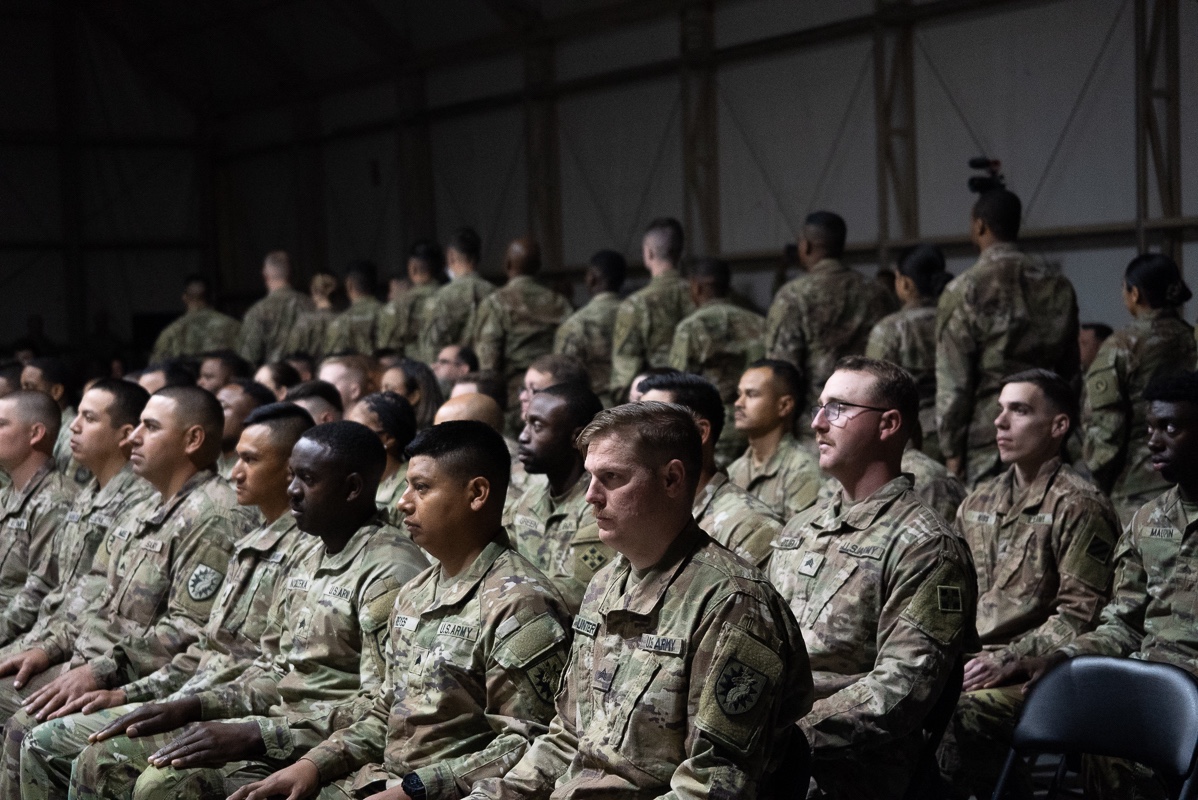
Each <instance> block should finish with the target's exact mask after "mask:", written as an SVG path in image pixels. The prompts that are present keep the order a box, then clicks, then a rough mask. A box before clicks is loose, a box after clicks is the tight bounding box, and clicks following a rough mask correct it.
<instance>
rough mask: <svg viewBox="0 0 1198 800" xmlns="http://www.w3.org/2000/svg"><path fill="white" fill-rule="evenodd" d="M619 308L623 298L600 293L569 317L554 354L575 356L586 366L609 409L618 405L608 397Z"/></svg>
mask: <svg viewBox="0 0 1198 800" xmlns="http://www.w3.org/2000/svg"><path fill="white" fill-rule="evenodd" d="M619 308H620V295H618V294H616V293H615V292H600V293H599V294H597V295H595V296H594V297H592V298H591V301H590V302H589V303H587V304H586V305H585V306H583V307H582V308H580V309H578V310H577V311H575V312H574V313H573V314H571V315H570V316H569V317H567V318H566V321H565V322H563V323H562V324H561V325H559V326H558V328H557V333H556V334H555V335H554V337H553V352H555V353H561V354H562V355H566V356H573V357H574V358H577V359H578V360H579V361H581V362H582V363H583V364H584V365H585V366H586V368H587V372H588V373H590V376H591V385H592V386H593V387H594V389H595V393H596V394H598V395H599V397H601V398H602V399H603V402H604V405H605V406H610V405H611V404H612V403H613V402H615V401H614V400H613V399H612V398H611V397H610V396H609V395H608V388H609V387H610V385H611V342H612V335H613V333H614V332H615V328H616V312H617V311H618V310H619Z"/></svg>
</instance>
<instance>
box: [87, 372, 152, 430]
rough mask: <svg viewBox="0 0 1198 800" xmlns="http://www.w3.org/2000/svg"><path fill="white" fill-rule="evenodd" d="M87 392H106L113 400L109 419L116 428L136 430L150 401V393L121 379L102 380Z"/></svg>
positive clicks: (109, 409)
mask: <svg viewBox="0 0 1198 800" xmlns="http://www.w3.org/2000/svg"><path fill="white" fill-rule="evenodd" d="M87 391H88V392H106V393H107V394H108V396H109V397H110V398H112V399H111V400H109V402H108V417H109V419H111V420H112V427H114V428H119V427H121V426H122V425H132V426H133V427H135V428H136V427H137V423H138V422H140V421H141V412H142V411H144V410H145V408H146V403H147V402H149V400H150V393H149V392H147V391H146V390H145V389H143V388H141V386H140V385H138V384H136V383H133V382H132V381H126V380H121V379H119V378H100V380H98V381H96V382H95V383H93V384H92V385H91V388H89V389H88V390H87ZM84 394H86V392H84Z"/></svg>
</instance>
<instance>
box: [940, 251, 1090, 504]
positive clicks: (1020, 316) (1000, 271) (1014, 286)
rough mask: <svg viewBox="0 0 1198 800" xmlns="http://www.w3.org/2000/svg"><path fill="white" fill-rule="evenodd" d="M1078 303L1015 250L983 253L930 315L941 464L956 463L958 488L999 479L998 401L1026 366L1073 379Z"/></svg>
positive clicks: (1038, 263)
mask: <svg viewBox="0 0 1198 800" xmlns="http://www.w3.org/2000/svg"><path fill="white" fill-rule="evenodd" d="M1077 329H1078V323H1077V297H1076V296H1075V295H1074V292H1073V285H1072V284H1071V283H1070V282H1069V279H1068V278H1066V277H1064V276H1063V275H1061V274H1060V270H1059V269H1058V268H1057V267H1054V266H1051V265H1049V264H1047V263H1045V262H1044V261H1042V260H1041V259H1038V258H1033V257H1030V256H1027V255H1024V254H1023V253H1021V252H1020V251H1019V250H1018V249H1016V247H1015V245H1013V244H1007V243H1000V244H995V245H992V246H991V247H988V248H986V250H985V251H984V252H983V253H982V255H981V257H980V258H979V259H978V261H977V263H976V264H974V265H973V266H972V267H970V268H969V269H968V270H966V271H965V272H963V273H961V275H959V276H957V277H956V278H954V279H953V281H952V282H951V283H949V285H948V287H947V288H946V289H945V290H944V294H942V295H940V304H939V306H937V309H936V421H937V426H938V430H939V436H940V449H941V450H942V451H943V453H944V457H945V458H946V459H948V458H961V459H963V460H964V464H965V483H966V485H967V486H973V485H975V484H976V483H977V482H978V481H980V480H982V479H983V478H988V477H990V476H991V475H996V474H998V472H999V470H1000V469H1001V464H1000V462H999V458H998V445H996V444H995V443H994V418H995V417H997V416H998V394H999V391H1000V389H1001V383H1002V379H1003V378H1004V377H1006V376H1007V375H1009V374H1011V373H1013V372H1018V371H1020V370H1025V369H1031V368H1032V367H1043V368H1044V369H1050V370H1052V371H1054V372H1056V373H1057V374H1058V375H1060V376H1061V377H1062V378H1064V379H1065V380H1067V381H1072V380H1073V379H1074V378H1075V377H1076V376H1077V373H1078V367H1079V363H1080V362H1079V358H1080V356H1079V355H1078V349H1077Z"/></svg>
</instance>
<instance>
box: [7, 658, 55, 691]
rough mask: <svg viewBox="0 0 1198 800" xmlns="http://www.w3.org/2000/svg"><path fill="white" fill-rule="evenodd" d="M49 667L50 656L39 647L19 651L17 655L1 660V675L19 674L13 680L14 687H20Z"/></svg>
mask: <svg viewBox="0 0 1198 800" xmlns="http://www.w3.org/2000/svg"><path fill="white" fill-rule="evenodd" d="M48 669H50V656H48V655H46V651H45V650H41V649H37V648H35V649H33V650H26V651H25V652H23V653H17V654H16V655H15V656H11V657H9V658H6V659H4V660H3V661H0V677H5V676H7V675H16V676H17V677H16V678H15V679H14V680H13V682H12V686H13V688H14V689H20V688H21V687H22V686H24V685H25V684H26V683H28V682H29V679H30V678H32V677H33V676H34V675H40V674H42V673H43V672H45V671H46V670H48Z"/></svg>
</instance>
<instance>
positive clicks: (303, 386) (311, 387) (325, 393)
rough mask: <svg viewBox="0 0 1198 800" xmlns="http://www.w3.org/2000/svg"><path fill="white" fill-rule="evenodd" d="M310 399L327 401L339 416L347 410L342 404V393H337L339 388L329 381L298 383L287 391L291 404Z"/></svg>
mask: <svg viewBox="0 0 1198 800" xmlns="http://www.w3.org/2000/svg"><path fill="white" fill-rule="evenodd" d="M308 398H315V399H317V400H323V401H325V402H326V403H328V404H329V405H330V406H332V407H333V409H334V410H336V412H337V413H338V414H340V413H341V412H343V411H344V410H345V409H344V408H343V407H342V404H341V392H339V391H337V387H336V386H334V385H333V384H331V383H329V382H328V381H322V380H310V381H304V382H303V383H297V384H296V385H295V386H292V387H291V388H290V389H288V390H287V395H286V398H285V399H286V400H287V402H289V403H294V402H295V401H296V400H307V399H308Z"/></svg>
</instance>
